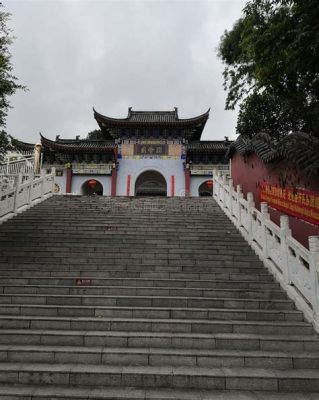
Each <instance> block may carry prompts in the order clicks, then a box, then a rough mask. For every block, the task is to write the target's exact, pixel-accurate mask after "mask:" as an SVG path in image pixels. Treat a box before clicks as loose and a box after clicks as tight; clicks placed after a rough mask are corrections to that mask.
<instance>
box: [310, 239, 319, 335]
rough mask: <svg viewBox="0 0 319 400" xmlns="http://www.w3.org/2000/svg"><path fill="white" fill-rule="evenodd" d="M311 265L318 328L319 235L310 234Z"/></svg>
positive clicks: (313, 300)
mask: <svg viewBox="0 0 319 400" xmlns="http://www.w3.org/2000/svg"><path fill="white" fill-rule="evenodd" d="M308 240H309V252H310V259H309V261H310V262H309V267H310V271H309V272H310V276H311V282H312V309H313V314H314V320H315V324H316V327H317V329H318V328H319V287H318V286H319V276H318V274H319V236H309V239H308Z"/></svg>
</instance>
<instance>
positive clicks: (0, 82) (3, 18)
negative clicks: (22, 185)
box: [0, 2, 24, 160]
mask: <svg viewBox="0 0 319 400" xmlns="http://www.w3.org/2000/svg"><path fill="white" fill-rule="evenodd" d="M9 17H10V14H9V13H7V12H5V11H3V5H2V3H1V2H0V160H1V158H2V157H3V156H4V154H5V153H6V151H7V150H8V149H9V148H10V141H9V138H8V135H7V133H6V117H7V115H8V110H9V108H10V102H9V97H10V96H12V95H13V94H14V93H15V92H16V90H17V89H24V87H23V86H22V85H20V84H19V83H18V80H17V78H16V77H15V76H14V75H13V72H12V69H13V68H12V64H11V54H10V51H9V46H10V44H11V42H12V36H11V31H10V29H9V28H8V26H7V23H8V19H9Z"/></svg>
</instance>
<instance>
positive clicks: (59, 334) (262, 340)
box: [0, 329, 319, 353]
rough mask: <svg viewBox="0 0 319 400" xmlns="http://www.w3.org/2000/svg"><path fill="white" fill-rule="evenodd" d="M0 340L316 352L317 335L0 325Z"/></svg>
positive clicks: (318, 343)
mask: <svg viewBox="0 0 319 400" xmlns="http://www.w3.org/2000/svg"><path fill="white" fill-rule="evenodd" d="M0 344H8V345H15V344H17V345H49V346H88V347H96V346H107V347H121V348H126V347H147V348H149V347H157V348H165V349H170V348H178V349H179V348H184V349H209V350H212V349H217V350H256V351H265V352H268V351H279V352H283V351H284V352H286V351H287V352H292V351H293V352H294V353H296V352H314V351H315V352H319V338H318V336H317V335H274V334H273V335H270V334H269V335H262V334H248V333H245V334H239V333H215V334H209V333H180V332H178V333H177V332H176V333H174V332H133V331H130V332H129V331H123V332H121V331H87V330H85V331H72V330H53V329H52V330H50V331H48V330H43V329H42V330H41V329H1V330H0Z"/></svg>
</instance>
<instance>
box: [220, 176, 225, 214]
mask: <svg viewBox="0 0 319 400" xmlns="http://www.w3.org/2000/svg"><path fill="white" fill-rule="evenodd" d="M221 187H222V196H221V201H222V206H223V208H226V202H225V197H226V196H225V192H226V191H225V187H226V175H225V174H223V175H222V184H221Z"/></svg>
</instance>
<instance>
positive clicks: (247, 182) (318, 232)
mask: <svg viewBox="0 0 319 400" xmlns="http://www.w3.org/2000/svg"><path fill="white" fill-rule="evenodd" d="M231 176H232V179H233V182H234V186H235V187H236V185H239V184H241V185H242V188H243V193H244V195H245V196H246V195H247V193H248V192H252V193H253V194H254V199H255V204H256V208H258V209H259V208H260V203H259V185H260V183H262V182H269V183H271V184H273V185H278V186H282V184H283V183H284V185H286V186H287V187H289V186H290V187H294V186H295V185H296V184H297V186H298V187H301V188H304V189H308V190H313V191H317V192H319V179H317V180H315V179H313V180H309V179H306V178H303V177H298V178H296V176H297V174H296V171H294V170H293V169H292V168H291V167H289V166H288V165H287V164H286V163H285V162H284V161H282V162H279V163H276V164H273V165H266V164H264V163H263V162H262V161H261V159H260V158H259V157H258V156H257V155H256V154H252V155H251V156H249V157H245V158H243V157H241V156H240V155H239V154H238V153H234V155H233V156H232V159H231ZM269 213H270V218H271V220H272V221H274V222H275V223H276V224H277V225H279V221H280V215H282V213H281V212H279V211H277V210H275V209H273V208H269ZM289 221H290V227H291V230H292V236H293V237H294V238H295V239H296V240H298V241H299V242H300V243H301V244H302V245H303V246H305V247H307V248H308V236H319V227H318V226H315V225H312V224H310V223H308V222H305V221H302V220H300V219H298V218H294V217H289Z"/></svg>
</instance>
